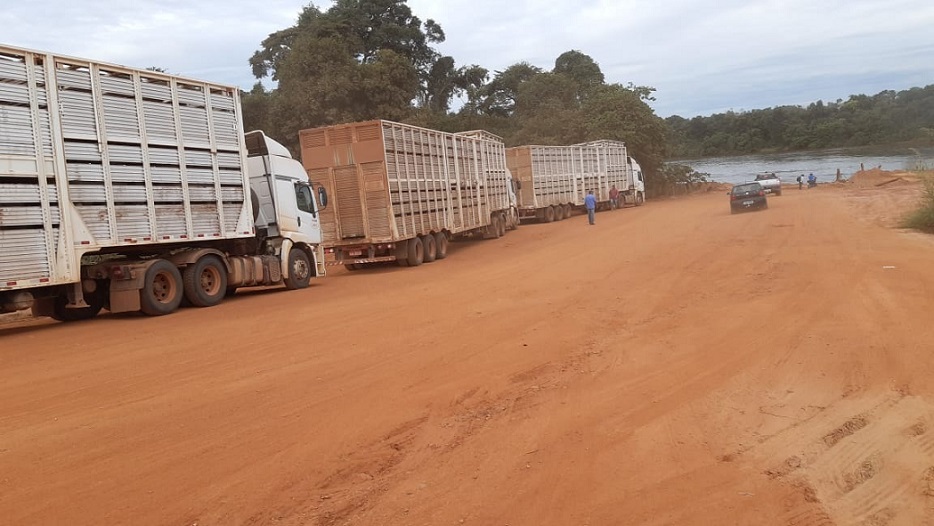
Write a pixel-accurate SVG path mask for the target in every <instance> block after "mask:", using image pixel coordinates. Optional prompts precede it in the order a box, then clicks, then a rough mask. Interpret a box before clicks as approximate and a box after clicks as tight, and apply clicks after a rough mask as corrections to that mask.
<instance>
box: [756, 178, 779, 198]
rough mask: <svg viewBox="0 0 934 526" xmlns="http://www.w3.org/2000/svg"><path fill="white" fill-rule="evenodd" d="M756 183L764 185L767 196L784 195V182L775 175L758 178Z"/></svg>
mask: <svg viewBox="0 0 934 526" xmlns="http://www.w3.org/2000/svg"><path fill="white" fill-rule="evenodd" d="M756 181H758V182H759V184H761V185H762V188H763V189H764V190H765V193H767V194H775V195H782V180H781V179H779V178H778V176H777V175H775V174H774V173H764V174H759V175H757V176H756Z"/></svg>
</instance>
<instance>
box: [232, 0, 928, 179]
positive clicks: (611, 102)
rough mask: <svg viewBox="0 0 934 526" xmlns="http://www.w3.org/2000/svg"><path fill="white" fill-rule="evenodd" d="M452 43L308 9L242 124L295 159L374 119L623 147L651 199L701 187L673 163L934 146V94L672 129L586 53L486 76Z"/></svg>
mask: <svg viewBox="0 0 934 526" xmlns="http://www.w3.org/2000/svg"><path fill="white" fill-rule="evenodd" d="M444 39H445V35H444V30H443V29H442V28H441V26H440V25H439V24H438V23H437V22H435V21H434V20H430V19H429V20H425V21H424V22H423V21H422V20H421V19H419V18H418V17H417V16H415V15H414V14H413V13H412V10H411V9H410V8H409V6H408V5H407V4H406V1H405V0H337V1H336V2H335V3H334V4H333V6H332V7H330V8H329V9H327V10H325V11H322V10H321V9H319V8H317V7H315V6H314V5H309V6H307V7H305V8H304V9H303V11H302V12H301V14H300V15H299V18H298V20H297V22H296V24H295V25H294V26H292V27H288V28H285V29H282V30H280V31H277V32H276V33H273V34H271V35H269V37H268V38H267V39H265V40H264V41H263V42H262V43H261V47H260V49H259V50H257V51H256V52H255V53H254V55H253V56H252V58H250V64H251V66H252V68H253V74H254V75H255V76H256V78H257V79H258V82H257V83H256V84H255V86H254V87H253V89H252V90H251V91H250V92H248V93H244V95H243V119H244V124H245V126H246V127H247V128H248V129H262V130H265V131H266V132H267V133H269V134H270V135H271V136H272V137H274V138H276V139H277V140H279V141H280V142H282V143H284V144H285V145H286V146H288V147H289V148H290V149H291V150H292V151H293V152H294V153H297V150H298V144H297V141H298V131H299V130H302V129H306V128H313V127H318V126H326V125H331V124H339V123H345V122H356V121H364V120H370V119H389V120H395V121H400V122H406V123H410V124H415V125H419V126H424V127H427V128H433V129H439V130H444V131H451V132H454V131H464V130H471V129H485V130H488V131H490V132H492V133H495V134H497V135H500V136H501V137H503V139H504V140H505V142H506V144H507V146H515V145H521V144H558V145H561V144H574V143H579V142H584V141H589V140H596V139H613V140H621V141H623V142H625V143H626V145H627V146H628V148H629V152H630V154H631V155H632V156H634V157H635V158H636V159H638V161H639V162H640V164H641V165H642V167H643V169H644V170H645V172H646V175H647V181H646V182H647V186H648V188H647V190H648V191H649V192H650V193H651V194H657V193H660V192H665V191H667V190H668V189H670V188H671V187H672V186H673V185H674V184H675V183H678V182H686V181H694V180H698V179H699V178H700V174H695V173H693V171H692V170H690V168H689V167H684V166H679V165H676V164H672V163H669V164H666V163H665V161H666V160H668V159H676V158H690V157H700V156H714V155H731V154H745V153H752V152H765V151H790V150H803V149H817V148H828V147H843V146H862V145H868V144H887V143H894V142H901V143H905V142H909V143H910V142H913V143H914V144H919V145H921V144H931V143H932V141H934V86H928V87H926V88H915V89H911V90H908V91H901V92H897V93H896V92H892V91H885V92H882V93H879V94H877V95H875V96H865V95H858V96H852V97H850V98H849V100H847V101H837V102H834V103H828V104H825V103H823V102H821V101H818V102H816V103H813V104H811V105H809V106H808V107H807V108H803V107H800V106H782V107H777V108H769V109H763V110H753V111H748V112H740V113H736V112H728V113H724V114H717V115H712V116H709V117H694V118H691V119H685V118H682V117H679V116H673V117H669V118H667V119H664V120H663V119H662V118H660V117H658V116H657V115H656V114H655V112H654V110H652V108H651V107H650V106H649V104H648V102H650V101H653V100H654V97H653V93H654V91H655V90H654V88H651V87H648V86H636V85H633V84H632V83H629V84H628V85H622V84H615V83H607V82H606V79H605V78H604V75H603V72H602V71H601V70H600V66H599V65H598V64H597V63H596V62H595V61H594V60H593V59H592V58H591V57H590V56H588V55H586V54H584V53H582V52H580V51H577V50H569V51H567V52H565V53H563V54H561V55H560V56H558V57H556V58H555V62H554V66H553V67H552V68H551V69H550V70H546V69H543V68H540V67H537V66H534V65H531V64H528V63H526V62H519V63H516V64H513V65H511V66H509V67H507V68H505V69H503V70H502V71H489V70H487V69H486V68H484V67H482V66H480V65H476V64H472V65H462V66H459V65H458V64H457V63H456V62H455V60H454V57H450V56H445V55H442V54H441V53H439V52H438V51H437V50H436V49H435V48H434V47H433V45H434V44H438V43H441V42H444ZM267 79H269V80H272V81H273V83H274V84H275V86H276V87H275V88H274V89H267V88H266V87H265V86H264V85H263V83H262V81H263V80H267ZM454 106H457V107H456V108H454Z"/></svg>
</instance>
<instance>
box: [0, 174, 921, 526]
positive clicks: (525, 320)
mask: <svg viewBox="0 0 934 526" xmlns="http://www.w3.org/2000/svg"><path fill="white" fill-rule="evenodd" d="M915 190H916V189H910V191H908V193H905V192H906V190H905V189H904V188H900V189H898V188H897V189H893V188H891V187H890V186H887V187H874V186H869V187H868V188H856V187H855V186H853V185H850V186H846V187H837V188H831V187H821V188H818V189H816V190H806V191H798V190H797V189H792V188H787V189H786V192H785V195H783V196H781V197H776V198H772V199H770V209H769V210H766V211H763V212H755V213H748V214H742V215H736V216H731V215H730V214H729V213H728V206H727V202H726V196H725V195H722V194H721V193H719V192H716V193H711V194H707V195H701V196H695V197H690V198H684V199H676V200H669V201H655V202H650V203H649V204H647V205H646V206H645V207H642V208H638V209H626V210H621V211H616V212H611V213H602V214H598V215H597V224H596V226H593V227H590V226H588V225H587V224H586V219H585V217H583V216H575V217H573V218H571V219H569V220H566V221H563V222H559V223H555V224H549V225H524V226H522V227H521V228H520V229H519V230H518V231H516V232H511V233H509V234H508V235H507V236H506V237H505V238H503V239H500V240H493V241H478V242H467V243H458V244H455V245H452V250H451V254H450V258H449V259H447V260H445V261H441V262H436V263H432V264H429V265H425V266H423V267H420V268H418V269H396V268H386V269H378V270H370V271H362V272H356V273H347V272H344V271H342V270H341V271H335V272H334V273H333V274H332V275H331V276H329V277H327V278H325V279H324V280H321V281H318V282H317V283H316V285H315V286H313V287H312V288H311V289H309V290H304V291H296V292H285V291H263V292H257V293H252V294H251V293H246V294H243V295H242V296H238V297H236V298H232V299H230V300H229V301H227V302H225V303H223V304H222V305H220V306H218V307H215V308H211V309H204V310H199V309H186V310H183V311H181V312H179V313H176V314H174V315H171V316H167V317H162V318H144V317H132V316H130V317H124V316H102V317H100V318H98V319H96V320H91V321H89V322H86V323H77V324H71V325H68V324H57V323H54V322H46V321H28V322H25V323H16V324H6V325H3V326H0V370H2V371H3V375H4V380H3V382H2V385H0V523H3V524H16V525H31V524H69V525H81V524H95V525H98V524H133V525H150V524H151V525H193V524H198V525H201V526H204V525H230V524H273V523H274V524H285V525H344V524H359V525H365V524H373V525H389V524H392V525H459V524H477V525H506V524H508V525H511V526H516V525H556V526H557V525H572V524H573V525H618V524H649V525H655V524H658V525H660V524H696V525H708V524H762V525H789V526H790V525H815V526H816V525H832V524H833V525H851V524H873V525H882V524H886V525H912V526H916V525H932V524H934V406H932V401H934V380H932V379H934V323H932V314H931V312H932V306H934V299H932V298H934V273H932V272H931V261H932V259H934V241H932V240H931V239H930V238H929V237H926V236H923V235H920V234H910V233H905V232H901V231H898V230H895V229H893V228H891V224H892V220H891V217H894V216H893V214H892V213H891V210H892V207H897V206H903V205H904V203H905V201H906V200H910V198H911V197H912V196H913V195H916V194H917V192H916V191H915ZM893 192H895V193H893ZM897 192H902V193H897ZM911 192H914V193H911ZM893 195H897V196H901V198H899V199H895V198H893V197H892V196H893Z"/></svg>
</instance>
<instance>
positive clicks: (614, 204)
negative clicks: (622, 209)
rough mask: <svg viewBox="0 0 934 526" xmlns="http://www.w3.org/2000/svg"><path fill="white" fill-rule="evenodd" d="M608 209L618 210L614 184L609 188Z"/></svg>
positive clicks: (616, 192) (617, 191)
mask: <svg viewBox="0 0 934 526" xmlns="http://www.w3.org/2000/svg"><path fill="white" fill-rule="evenodd" d="M610 208H611V209H616V208H619V190H617V189H616V185H615V184H614V185H613V186H611V187H610Z"/></svg>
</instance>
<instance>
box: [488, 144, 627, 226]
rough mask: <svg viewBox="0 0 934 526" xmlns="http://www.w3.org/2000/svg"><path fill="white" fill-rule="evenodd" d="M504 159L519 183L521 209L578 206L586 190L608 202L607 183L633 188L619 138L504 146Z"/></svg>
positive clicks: (623, 187) (625, 155)
mask: <svg viewBox="0 0 934 526" xmlns="http://www.w3.org/2000/svg"><path fill="white" fill-rule="evenodd" d="M506 158H507V161H508V163H507V164H508V166H509V169H510V170H511V171H512V173H513V176H514V177H516V178H517V179H518V180H519V181H520V182H522V188H521V189H520V191H519V207H520V208H524V209H533V208H534V209H540V208H544V207H547V206H551V205H558V204H565V203H571V204H573V205H578V206H580V205H583V204H584V197H585V196H586V195H587V192H588V191H590V190H593V191H594V195H595V196H596V197H597V200H598V201H608V200H609V189H610V187H611V186H613V185H616V188H617V189H619V190H620V191H625V190H627V189H630V188H631V187H633V182H632V170H631V168H630V166H629V164H628V163H627V154H626V146H625V144H623V143H622V142H619V141H610V140H600V141H593V142H588V143H582V144H575V145H572V146H519V147H515V148H508V149H507V150H506Z"/></svg>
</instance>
